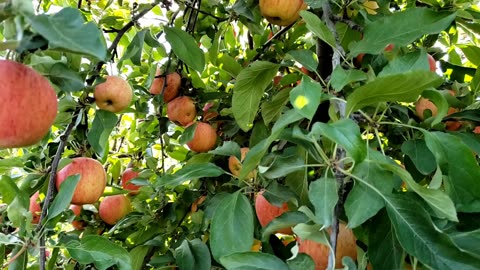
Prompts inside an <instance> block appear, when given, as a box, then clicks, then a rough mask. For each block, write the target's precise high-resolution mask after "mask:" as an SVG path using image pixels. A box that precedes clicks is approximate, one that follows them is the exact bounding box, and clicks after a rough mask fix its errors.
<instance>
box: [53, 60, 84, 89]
mask: <svg viewBox="0 0 480 270" xmlns="http://www.w3.org/2000/svg"><path fill="white" fill-rule="evenodd" d="M47 76H48V77H49V78H50V81H51V82H52V83H54V84H56V85H58V87H60V89H62V91H65V92H75V91H79V90H82V89H83V88H85V84H84V83H85V81H84V80H83V78H82V77H81V76H80V75H79V74H78V72H75V71H73V70H71V69H69V68H68V66H66V65H65V64H63V63H56V64H54V65H53V66H52V67H51V69H50V71H49V73H48V74H47Z"/></svg>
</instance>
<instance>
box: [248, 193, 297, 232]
mask: <svg viewBox="0 0 480 270" xmlns="http://www.w3.org/2000/svg"><path fill="white" fill-rule="evenodd" d="M288 211H289V209H288V205H287V203H286V202H284V203H283V204H282V207H278V206H275V205H273V204H271V203H270V202H269V201H267V199H265V197H264V196H263V191H261V192H259V193H258V194H257V198H256V199H255V212H256V213H257V218H258V221H259V222H260V225H262V227H265V226H267V224H268V223H270V222H271V221H272V220H273V219H274V218H276V217H278V216H280V215H281V214H283V213H285V212H288ZM277 232H278V233H283V234H293V232H292V229H291V228H284V229H280V230H278V231H277Z"/></svg>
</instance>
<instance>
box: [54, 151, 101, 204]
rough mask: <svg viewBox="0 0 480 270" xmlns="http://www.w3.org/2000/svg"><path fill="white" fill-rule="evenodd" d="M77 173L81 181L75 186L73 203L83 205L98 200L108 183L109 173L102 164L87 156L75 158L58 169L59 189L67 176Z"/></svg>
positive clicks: (57, 181) (57, 183)
mask: <svg viewBox="0 0 480 270" xmlns="http://www.w3.org/2000/svg"><path fill="white" fill-rule="evenodd" d="M75 174H80V181H79V182H78V184H77V187H76V188H75V191H74V193H73V197H72V201H71V203H72V204H78V205H82V204H91V203H95V202H97V201H98V199H99V198H100V196H102V194H103V191H104V189H105V186H106V183H107V175H106V173H105V170H104V169H103V166H102V164H101V163H100V162H98V161H96V160H94V159H91V158H87V157H78V158H74V159H73V161H72V162H71V163H70V164H68V165H67V166H65V167H64V168H63V169H61V170H60V171H58V173H57V180H56V187H57V190H59V189H60V184H61V183H63V181H65V179H67V177H69V176H70V175H75Z"/></svg>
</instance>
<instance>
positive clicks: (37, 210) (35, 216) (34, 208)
mask: <svg viewBox="0 0 480 270" xmlns="http://www.w3.org/2000/svg"><path fill="white" fill-rule="evenodd" d="M39 195H40V193H39V192H38V191H37V192H35V193H34V194H33V195H32V197H30V206H29V208H28V210H29V211H30V213H32V223H33V224H38V222H39V221H40V215H41V214H42V207H41V206H40V202H39V201H38V196H39Z"/></svg>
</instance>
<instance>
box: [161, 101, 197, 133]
mask: <svg viewBox="0 0 480 270" xmlns="http://www.w3.org/2000/svg"><path fill="white" fill-rule="evenodd" d="M167 116H168V119H170V121H173V122H178V123H180V125H182V126H187V125H188V124H190V123H192V122H193V121H194V120H195V117H196V116H197V110H196V108H195V103H194V102H193V99H192V98H190V97H187V96H181V97H177V98H175V99H174V100H172V101H170V102H169V103H168V104H167Z"/></svg>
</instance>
